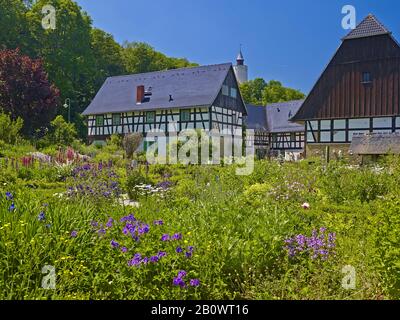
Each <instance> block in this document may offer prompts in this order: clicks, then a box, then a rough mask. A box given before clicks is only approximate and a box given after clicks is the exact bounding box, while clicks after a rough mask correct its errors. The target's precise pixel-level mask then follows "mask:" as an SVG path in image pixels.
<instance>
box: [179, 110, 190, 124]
mask: <svg viewBox="0 0 400 320" xmlns="http://www.w3.org/2000/svg"><path fill="white" fill-rule="evenodd" d="M180 120H181V122H188V121H190V110H181V112H180Z"/></svg>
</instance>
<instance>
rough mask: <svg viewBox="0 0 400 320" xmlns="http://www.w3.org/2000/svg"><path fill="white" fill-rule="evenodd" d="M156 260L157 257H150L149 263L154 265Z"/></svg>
mask: <svg viewBox="0 0 400 320" xmlns="http://www.w3.org/2000/svg"><path fill="white" fill-rule="evenodd" d="M158 260H159V258H158V256H152V257H150V262H152V263H156V262H158Z"/></svg>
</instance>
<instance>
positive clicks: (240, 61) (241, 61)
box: [236, 46, 244, 66]
mask: <svg viewBox="0 0 400 320" xmlns="http://www.w3.org/2000/svg"><path fill="white" fill-rule="evenodd" d="M236 63H237V65H238V66H243V65H244V58H243V53H242V46H240V50H239V54H238V56H237V58H236Z"/></svg>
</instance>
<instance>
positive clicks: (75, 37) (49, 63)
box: [27, 0, 97, 122]
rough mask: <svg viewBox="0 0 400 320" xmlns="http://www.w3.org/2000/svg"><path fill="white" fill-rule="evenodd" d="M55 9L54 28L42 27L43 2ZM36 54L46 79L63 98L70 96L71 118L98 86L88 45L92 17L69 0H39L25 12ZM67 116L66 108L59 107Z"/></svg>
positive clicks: (89, 44) (76, 118)
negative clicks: (43, 65)
mask: <svg viewBox="0 0 400 320" xmlns="http://www.w3.org/2000/svg"><path fill="white" fill-rule="evenodd" d="M47 4H50V5H52V6H54V8H55V9H56V28H55V29H54V30H53V29H48V30H45V29H43V27H42V24H41V21H42V18H43V14H42V12H41V10H42V8H43V6H44V5H47ZM27 19H28V21H29V27H30V32H31V37H32V41H33V43H34V45H35V48H36V49H35V50H36V55H37V56H39V57H41V58H42V59H43V61H44V63H45V68H46V70H47V72H48V74H49V79H50V80H51V81H52V82H53V83H55V84H56V86H57V87H58V88H59V89H60V92H61V98H62V101H63V100H65V99H66V98H70V99H71V102H72V103H71V116H72V120H73V121H76V122H78V121H80V118H79V117H78V116H77V113H80V112H82V111H83V110H84V109H85V108H86V106H87V104H88V102H89V101H90V99H91V98H92V97H93V96H94V94H95V92H96V90H97V88H96V87H95V85H94V84H93V79H94V75H95V74H96V64H95V59H94V57H93V51H92V48H91V43H92V41H91V40H92V37H91V30H92V21H91V19H90V17H89V16H88V15H87V14H86V13H85V12H84V11H82V10H81V8H80V7H79V6H78V5H77V4H76V2H74V1H72V0H38V1H36V2H35V3H34V4H33V5H32V8H31V9H30V10H29V12H28V13H27ZM59 113H62V114H64V116H66V113H67V110H65V109H64V108H60V109H59Z"/></svg>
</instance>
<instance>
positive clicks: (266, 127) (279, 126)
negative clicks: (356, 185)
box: [245, 100, 305, 156]
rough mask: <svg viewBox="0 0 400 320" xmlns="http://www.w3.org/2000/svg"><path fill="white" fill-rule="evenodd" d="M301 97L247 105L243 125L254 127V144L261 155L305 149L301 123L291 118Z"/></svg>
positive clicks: (297, 107)
mask: <svg viewBox="0 0 400 320" xmlns="http://www.w3.org/2000/svg"><path fill="white" fill-rule="evenodd" d="M302 103H303V100H296V101H288V102H280V103H274V104H269V105H267V106H254V105H247V113H248V116H247V117H246V119H245V123H246V128H247V129H252V130H254V146H255V149H256V152H257V154H259V155H260V156H264V155H267V154H268V155H270V156H279V155H288V154H289V153H293V154H300V153H302V152H303V151H304V145H305V133H304V126H303V125H300V124H297V123H294V122H291V121H290V119H291V118H292V117H293V116H294V115H295V114H296V112H297V111H298V110H299V108H300V107H301V105H302Z"/></svg>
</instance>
